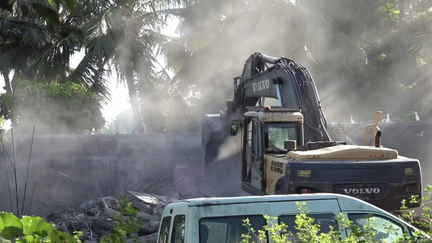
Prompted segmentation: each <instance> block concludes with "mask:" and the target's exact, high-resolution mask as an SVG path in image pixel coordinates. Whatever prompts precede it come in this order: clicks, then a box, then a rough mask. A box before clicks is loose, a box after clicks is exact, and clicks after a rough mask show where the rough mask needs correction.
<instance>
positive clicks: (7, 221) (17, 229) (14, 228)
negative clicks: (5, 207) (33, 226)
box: [0, 212, 23, 240]
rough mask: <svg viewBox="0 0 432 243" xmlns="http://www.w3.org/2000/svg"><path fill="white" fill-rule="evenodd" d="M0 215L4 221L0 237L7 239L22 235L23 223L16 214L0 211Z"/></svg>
mask: <svg viewBox="0 0 432 243" xmlns="http://www.w3.org/2000/svg"><path fill="white" fill-rule="evenodd" d="M0 217H1V219H2V220H3V223H4V228H3V230H2V231H1V232H0V236H1V237H3V238H5V239H8V240H9V239H11V238H12V237H13V236H21V235H23V225H22V223H21V220H20V219H19V218H18V217H17V216H15V215H13V214H11V213H6V212H1V213H0Z"/></svg>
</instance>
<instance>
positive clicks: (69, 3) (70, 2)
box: [65, 0, 75, 14]
mask: <svg viewBox="0 0 432 243" xmlns="http://www.w3.org/2000/svg"><path fill="white" fill-rule="evenodd" d="M65 2H66V6H67V8H68V9H69V11H70V12H71V13H72V14H73V13H74V12H75V1H74V0H65Z"/></svg>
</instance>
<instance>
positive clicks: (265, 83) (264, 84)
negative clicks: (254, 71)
mask: <svg viewBox="0 0 432 243" xmlns="http://www.w3.org/2000/svg"><path fill="white" fill-rule="evenodd" d="M252 88H253V91H254V92H257V91H261V90H264V89H269V88H270V80H268V79H266V80H262V81H259V82H256V83H254V84H252Z"/></svg>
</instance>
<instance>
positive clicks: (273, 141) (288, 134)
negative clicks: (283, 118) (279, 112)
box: [264, 122, 300, 153]
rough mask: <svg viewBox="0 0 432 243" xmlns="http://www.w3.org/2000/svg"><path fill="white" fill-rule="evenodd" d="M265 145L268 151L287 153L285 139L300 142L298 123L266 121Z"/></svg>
mask: <svg viewBox="0 0 432 243" xmlns="http://www.w3.org/2000/svg"><path fill="white" fill-rule="evenodd" d="M264 133H265V147H266V150H267V151H271V152H283V153H286V152H287V150H286V149H285V146H284V144H285V141H287V140H295V141H296V142H297V144H298V145H299V144H300V134H299V124H298V123H287V122H284V123H265V125H264Z"/></svg>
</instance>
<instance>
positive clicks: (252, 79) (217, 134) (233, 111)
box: [201, 52, 331, 161]
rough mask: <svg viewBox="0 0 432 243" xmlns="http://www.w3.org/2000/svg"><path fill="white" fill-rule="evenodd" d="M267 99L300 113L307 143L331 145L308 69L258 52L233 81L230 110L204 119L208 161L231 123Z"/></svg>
mask: <svg viewBox="0 0 432 243" xmlns="http://www.w3.org/2000/svg"><path fill="white" fill-rule="evenodd" d="M266 98H272V99H275V100H276V101H277V106H280V107H283V108H287V109H293V110H294V109H295V110H300V111H301V113H302V114H303V117H304V125H305V126H304V142H305V143H308V142H327V141H331V140H330V136H329V135H328V132H327V122H326V118H325V116H324V113H323V112H322V109H321V102H320V100H319V97H318V93H317V90H316V87H315V83H314V81H313V80H312V77H311V75H310V74H309V72H308V71H307V70H306V68H305V67H303V66H302V65H301V64H298V63H295V62H294V61H292V60H290V59H288V58H284V57H281V58H275V57H270V56H266V55H263V54H261V53H258V52H256V53H254V54H252V55H251V56H250V57H249V58H248V59H247V60H246V63H245V66H244V69H243V73H242V75H241V76H239V77H236V78H234V97H233V100H232V101H228V102H227V109H225V110H222V111H221V112H220V114H207V115H205V116H204V118H203V121H202V132H201V135H202V143H203V148H204V149H205V160H206V161H211V160H213V159H214V158H215V156H216V155H217V150H218V148H219V145H220V144H221V143H222V142H223V141H224V140H225V138H226V137H227V136H228V132H229V128H230V125H231V123H232V121H233V120H236V119H241V118H242V117H243V114H244V112H246V111H247V107H251V106H261V107H262V106H263V105H264V104H265V103H264V100H265V99H266Z"/></svg>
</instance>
